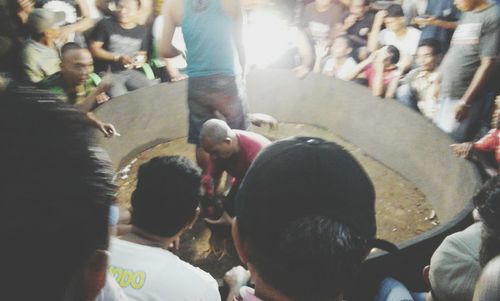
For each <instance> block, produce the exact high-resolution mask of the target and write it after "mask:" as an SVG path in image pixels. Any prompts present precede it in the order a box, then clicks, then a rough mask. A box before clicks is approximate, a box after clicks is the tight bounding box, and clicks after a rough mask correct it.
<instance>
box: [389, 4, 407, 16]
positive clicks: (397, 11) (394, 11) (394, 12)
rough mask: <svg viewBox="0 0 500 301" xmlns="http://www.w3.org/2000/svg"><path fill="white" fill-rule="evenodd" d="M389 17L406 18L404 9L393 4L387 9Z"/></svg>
mask: <svg viewBox="0 0 500 301" xmlns="http://www.w3.org/2000/svg"><path fill="white" fill-rule="evenodd" d="M386 11H387V17H404V16H405V14H404V12H403V8H402V7H401V5H399V4H391V5H390V6H389V7H388V8H387V9H386Z"/></svg>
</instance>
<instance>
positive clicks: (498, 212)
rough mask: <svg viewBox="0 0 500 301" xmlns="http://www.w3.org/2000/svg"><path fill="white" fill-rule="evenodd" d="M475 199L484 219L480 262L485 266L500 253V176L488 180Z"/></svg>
mask: <svg viewBox="0 0 500 301" xmlns="http://www.w3.org/2000/svg"><path fill="white" fill-rule="evenodd" d="M473 201H474V205H475V206H476V208H477V210H478V212H479V215H480V216H481V219H482V221H483V229H482V236H481V249H480V252H479V263H480V264H481V266H485V265H486V264H487V263H488V261H490V260H491V259H492V258H493V257H495V256H497V255H499V254H500V176H496V177H494V178H492V179H490V180H489V181H488V182H486V183H485V185H484V186H483V187H482V188H481V190H480V191H479V193H478V194H476V195H475V196H474V198H473Z"/></svg>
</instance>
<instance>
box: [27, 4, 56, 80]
mask: <svg viewBox="0 0 500 301" xmlns="http://www.w3.org/2000/svg"><path fill="white" fill-rule="evenodd" d="M62 20H64V13H63V12H57V13H55V12H52V11H50V10H46V9H42V8H37V9H34V10H33V11H32V12H31V13H30V14H29V16H28V21H27V24H26V26H27V28H28V31H29V33H30V37H31V39H30V40H28V41H27V42H26V45H25V46H24V49H23V51H22V55H21V57H22V63H23V70H24V77H25V79H26V80H28V81H30V82H33V83H37V82H39V81H41V80H42V79H44V78H46V77H48V76H49V75H52V74H54V73H56V72H57V71H59V69H60V67H59V65H60V63H61V59H60V57H59V52H58V50H57V48H56V46H55V44H54V40H55V39H56V38H57V36H58V34H59V33H58V29H57V28H56V24H58V23H59V22H61V21H62Z"/></svg>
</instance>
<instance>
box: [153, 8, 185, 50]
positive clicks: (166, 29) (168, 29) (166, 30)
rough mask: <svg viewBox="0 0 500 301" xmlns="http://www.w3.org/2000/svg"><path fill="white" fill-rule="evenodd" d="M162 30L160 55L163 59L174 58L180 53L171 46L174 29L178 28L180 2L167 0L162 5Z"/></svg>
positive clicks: (180, 16) (181, 10)
mask: <svg viewBox="0 0 500 301" xmlns="http://www.w3.org/2000/svg"><path fill="white" fill-rule="evenodd" d="M162 15H163V30H162V34H161V42H160V47H159V48H160V49H159V50H160V55H161V56H162V57H165V58H171V57H176V56H178V55H180V54H182V52H181V51H180V50H179V49H177V48H175V47H174V45H173V44H172V39H173V37H174V32H175V27H177V26H180V24H181V20H182V15H183V6H182V1H180V0H168V1H166V2H165V4H164V5H163V12H162Z"/></svg>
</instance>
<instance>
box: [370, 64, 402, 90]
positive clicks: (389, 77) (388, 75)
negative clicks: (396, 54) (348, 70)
mask: <svg viewBox="0 0 500 301" xmlns="http://www.w3.org/2000/svg"><path fill="white" fill-rule="evenodd" d="M396 70H397V68H393V69H389V70H384V86H387V85H389V83H390V82H391V80H392V79H393V78H394V74H395V72H396ZM364 73H365V77H366V79H367V80H368V87H370V89H371V88H372V87H373V79H374V78H375V66H373V64H370V65H368V66H366V68H365V71H364Z"/></svg>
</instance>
